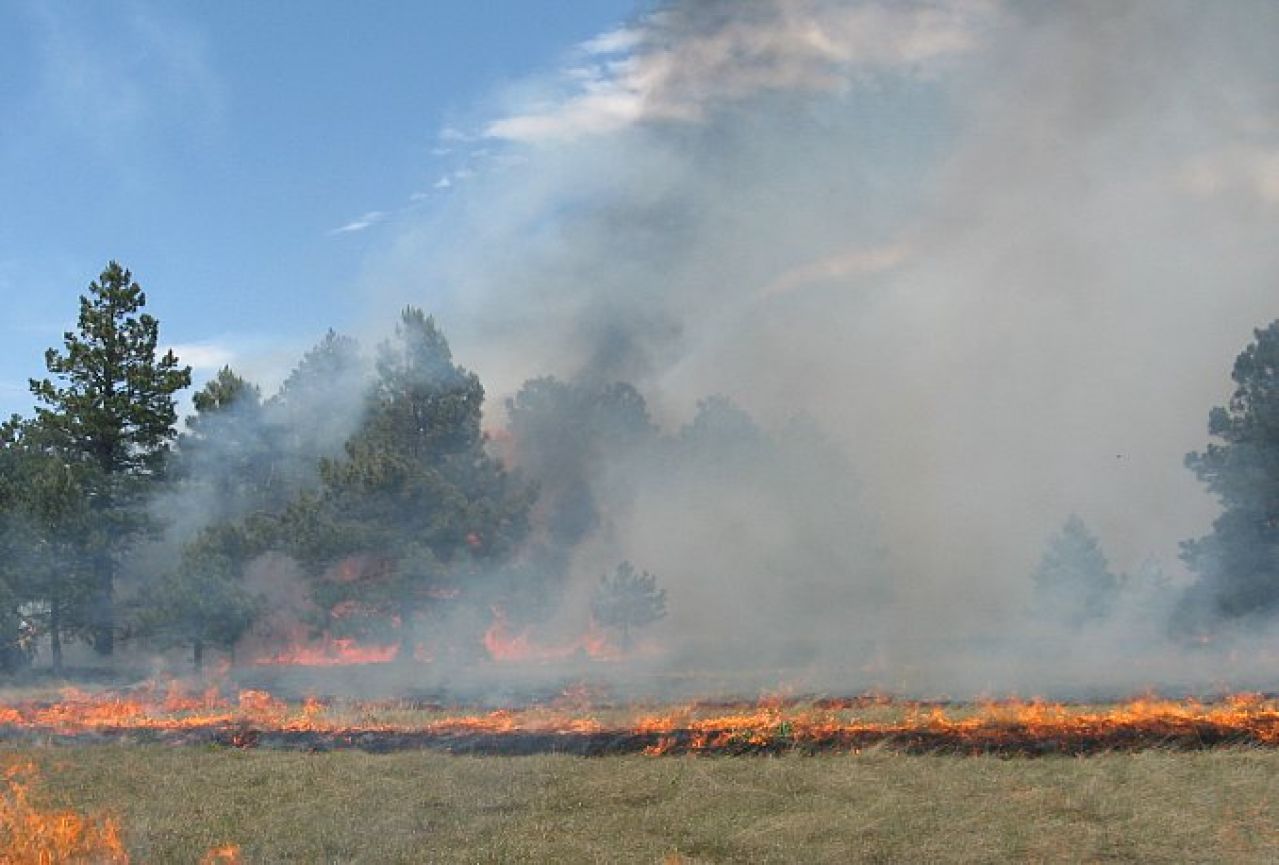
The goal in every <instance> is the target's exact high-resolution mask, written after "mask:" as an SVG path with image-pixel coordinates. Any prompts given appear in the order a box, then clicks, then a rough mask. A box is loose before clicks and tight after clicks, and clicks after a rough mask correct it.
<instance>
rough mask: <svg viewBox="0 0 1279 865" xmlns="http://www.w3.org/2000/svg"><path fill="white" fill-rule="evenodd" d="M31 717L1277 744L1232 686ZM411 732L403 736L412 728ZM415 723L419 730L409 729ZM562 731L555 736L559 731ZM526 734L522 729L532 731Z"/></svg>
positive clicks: (351, 731)
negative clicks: (1111, 693) (1184, 690)
mask: <svg viewBox="0 0 1279 865" xmlns="http://www.w3.org/2000/svg"><path fill="white" fill-rule="evenodd" d="M6 730H7V731H10V733H9V735H11V736H12V735H15V734H20V733H22V732H24V731H37V732H40V733H48V734H56V735H75V734H78V733H96V734H99V735H102V734H110V733H127V732H128V731H184V730H185V731H197V732H207V733H208V734H209V735H210V736H212V737H213V738H214V739H215V740H216V741H225V742H229V743H231V744H236V745H242V746H251V745H254V744H257V743H258V741H259V739H260V738H261V737H263V736H269V735H271V734H315V735H318V736H327V737H330V739H331V740H332V741H333V742H334V743H336V744H337V745H342V744H343V743H350V742H352V741H354V739H355V737H358V736H368V735H386V736H389V737H399V738H398V739H397V741H399V742H401V743H402V742H405V741H408V740H409V739H411V740H412V741H411V743H410V744H408V745H404V744H400V745H397V746H398V747H421V746H431V745H432V744H433V743H435V742H439V741H443V742H444V743H445V745H447V744H449V742H452V741H455V740H456V738H457V737H465V736H485V737H490V738H491V740H486V746H489V747H492V748H493V749H496V750H499V751H500V750H501V748H502V744H501V743H502V741H503V738H504V737H505V738H506V739H508V740H510V741H511V742H512V743H513V744H512V745H511V749H512V750H519V748H518V747H517V746H516V745H515V744H514V743H515V740H517V739H518V738H519V737H521V736H523V737H526V739H527V737H529V736H542V737H547V736H549V737H550V739H549V740H548V741H547V742H546V743H544V746H545V747H548V748H552V749H553V748H554V747H556V746H555V744H554V743H555V742H556V741H559V740H563V741H568V740H570V739H571V738H572V737H574V736H577V737H591V742H592V743H595V744H600V745H601V747H609V746H610V743H613V744H615V745H616V748H615V749H621V750H626V749H629V750H642V751H645V752H646V753H649V754H665V753H672V752H717V751H727V752H732V753H748V752H752V751H761V750H767V751H777V750H786V749H799V750H818V749H827V750H828V749H835V750H856V749H859V748H861V747H864V746H868V745H870V744H873V743H876V742H888V743H890V744H894V743H895V744H898V745H903V746H905V747H908V748H914V749H951V750H958V751H961V752H965V751H983V750H1008V749H1014V750H1016V749H1022V750H1025V751H1027V752H1029V753H1039V752H1042V751H1048V750H1054V749H1057V750H1067V751H1070V750H1076V751H1078V750H1090V749H1092V750H1097V749H1108V748H1131V747H1145V746H1149V745H1160V744H1181V745H1183V746H1191V747H1204V746H1208V745H1213V744H1219V743H1220V744H1228V743H1232V742H1246V743H1252V744H1258V745H1267V746H1279V701H1276V700H1275V699H1271V698H1266V697H1262V696H1260V695H1256V694H1237V695H1234V696H1231V697H1227V698H1224V699H1221V700H1217V701H1213V702H1200V701H1197V700H1167V699H1159V698H1156V697H1143V698H1139V699H1135V700H1130V701H1127V702H1124V703H1118V704H1114V705H1107V706H1085V705H1071V704H1063V703H1049V702H1044V701H1034V700H1032V701H1018V700H1004V701H991V702H987V703H980V704H946V705H942V704H929V703H920V702H910V701H893V700H889V699H886V698H884V697H882V696H881V695H869V696H865V697H857V698H847V699H817V700H793V699H792V700H788V699H779V698H769V699H765V700H761V701H758V702H754V703H690V704H687V705H683V706H675V707H666V708H658V709H656V710H655V709H654V708H653V707H646V706H642V705H641V706H626V705H621V706H618V705H612V704H609V703H600V704H592V703H590V702H587V701H585V700H583V699H581V697H580V695H577V696H575V697H574V698H572V699H563V700H559V701H552V702H549V703H539V704H531V705H526V706H520V707H512V708H503V709H496V710H493V709H488V710H479V711H477V710H474V709H467V708H465V707H462V708H458V709H453V710H449V709H444V708H441V707H436V706H428V707H422V706H414V705H411V704H404V703H396V702H384V703H374V702H353V701H324V700H320V699H315V698H310V699H307V700H305V701H302V702H300V703H299V702H289V701H285V700H281V699H279V698H277V697H275V696H273V695H271V694H269V693H267V692H265V691H256V690H244V691H239V692H238V693H236V694H235V696H234V698H231V697H226V696H223V695H221V694H220V693H219V692H218V691H217V690H216V689H209V690H206V691H204V692H202V693H199V694H197V695H188V694H187V693H186V692H185V691H183V690H182V689H181V688H180V687H178V686H172V685H171V686H168V687H160V686H150V687H147V688H141V689H138V690H136V691H134V692H130V693H128V694H123V693H111V692H107V693H101V694H86V693H83V692H79V691H68V692H65V693H64V694H63V697H62V699H60V700H58V701H56V702H39V701H30V702H21V703H11V704H7V705H0V738H3V736H4V735H5V731H6ZM406 737H408V738H406ZM413 737H416V738H413ZM557 737H558V738H557ZM526 745H527V742H526Z"/></svg>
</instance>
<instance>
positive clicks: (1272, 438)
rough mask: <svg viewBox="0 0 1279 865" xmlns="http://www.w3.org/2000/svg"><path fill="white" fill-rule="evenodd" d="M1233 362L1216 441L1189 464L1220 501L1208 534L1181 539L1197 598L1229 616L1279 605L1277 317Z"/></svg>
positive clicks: (1213, 422)
mask: <svg viewBox="0 0 1279 865" xmlns="http://www.w3.org/2000/svg"><path fill="white" fill-rule="evenodd" d="M1253 336H1254V341H1253V342H1252V343H1250V344H1249V345H1248V346H1247V347H1246V348H1245V349H1244V350H1243V351H1242V352H1241V353H1240V354H1239V356H1238V357H1237V358H1236V359H1235V363H1234V368H1233V370H1232V371H1231V378H1232V379H1233V380H1234V383H1235V390H1234V393H1233V394H1232V395H1231V397H1230V401H1229V402H1228V403H1227V404H1226V405H1225V406H1217V407H1215V408H1213V409H1212V410H1211V412H1209V414H1208V434H1209V435H1210V436H1212V437H1213V438H1215V439H1217V441H1215V442H1210V443H1209V444H1208V446H1207V447H1206V448H1205V449H1204V450H1203V451H1195V452H1192V453H1190V454H1187V455H1186V466H1187V467H1188V468H1189V469H1190V470H1191V471H1193V472H1194V473H1195V475H1196V476H1197V477H1198V478H1199V480H1200V481H1202V482H1203V483H1204V484H1205V485H1206V486H1207V488H1208V490H1209V492H1211V493H1212V494H1213V495H1214V496H1216V497H1217V499H1218V500H1219V501H1220V502H1221V506H1222V513H1221V515H1220V516H1219V517H1218V518H1217V519H1216V521H1215V522H1214V523H1213V526H1212V532H1211V533H1209V534H1208V535H1206V536H1204V537H1202V538H1197V539H1194V540H1190V541H1186V542H1184V543H1183V544H1182V559H1183V560H1184V561H1185V562H1186V564H1187V565H1188V566H1189V567H1190V569H1191V570H1192V571H1193V572H1194V573H1195V574H1196V576H1197V578H1198V584H1197V585H1196V586H1194V587H1193V589H1192V597H1194V598H1196V599H1199V600H1206V601H1207V602H1208V604H1209V605H1210V607H1211V611H1212V613H1213V614H1215V615H1217V616H1219V617H1224V618H1227V619H1230V618H1240V617H1244V616H1250V615H1269V614H1273V613H1274V612H1275V611H1276V610H1279V320H1277V321H1274V322H1271V324H1270V325H1269V326H1267V327H1265V328H1262V329H1258V330H1256V331H1254V332H1253Z"/></svg>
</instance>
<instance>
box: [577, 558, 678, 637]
mask: <svg viewBox="0 0 1279 865" xmlns="http://www.w3.org/2000/svg"><path fill="white" fill-rule="evenodd" d="M591 612H592V614H593V615H594V616H595V621H596V623H598V624H599V625H601V626H603V627H605V628H615V629H616V630H618V631H620V632H621V638H622V650H623V651H625V650H627V649H629V648H630V647H631V631H633V630H636V629H637V628H643V627H646V626H648V625H651V624H652V623H653V622H656V621H657V620H659V619H661V618H662V617H663V616H665V615H666V590H665V589H659V588H657V578H656V577H654V576H653V575H652V574H650V573H649V572H648V571H641V572H637V571H636V570H635V567H634V566H633V565H632V564H631V563H630V562H622V563H621V564H620V565H618V566H617V570H616V571H614V572H613V574H612V576H609V575H608V574H605V575H604V576H603V577H601V578H600V584H599V586H598V588H597V589H596V591H595V598H594V599H593V600H592V601H591Z"/></svg>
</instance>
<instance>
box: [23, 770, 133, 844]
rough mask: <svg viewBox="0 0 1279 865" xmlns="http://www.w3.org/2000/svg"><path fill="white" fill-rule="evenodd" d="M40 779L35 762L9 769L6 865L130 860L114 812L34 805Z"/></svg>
mask: <svg viewBox="0 0 1279 865" xmlns="http://www.w3.org/2000/svg"><path fill="white" fill-rule="evenodd" d="M38 781H39V772H38V770H37V769H36V767H35V765H34V764H31V763H20V764H14V765H11V766H9V767H8V768H7V769H5V770H4V791H3V793H2V794H0V862H4V863H6V865H10V863H11V865H52V863H55V862H92V863H113V865H115V863H121V865H123V863H128V861H129V854H128V853H126V852H125V850H124V844H123V843H122V842H121V840H120V824H119V823H118V822H116V820H115V819H113V818H111V817H91V816H84V815H82V814H77V813H75V812H74V811H43V810H41V809H39V808H37V807H36V806H35V805H33V804H31V800H30V798H29V794H30V791H31V788H32V787H33V786H34V785H35V784H36V783H37V782H38Z"/></svg>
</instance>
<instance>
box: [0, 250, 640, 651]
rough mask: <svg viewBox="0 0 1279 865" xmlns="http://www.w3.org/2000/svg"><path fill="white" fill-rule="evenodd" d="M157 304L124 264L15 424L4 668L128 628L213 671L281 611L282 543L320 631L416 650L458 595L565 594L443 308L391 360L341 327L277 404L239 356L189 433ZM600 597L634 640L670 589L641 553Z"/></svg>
mask: <svg viewBox="0 0 1279 865" xmlns="http://www.w3.org/2000/svg"><path fill="white" fill-rule="evenodd" d="M145 305H146V296H145V294H144V292H143V291H142V290H141V288H140V287H139V286H138V284H137V283H136V282H134V280H133V278H132V275H131V274H130V273H129V271H127V270H125V269H124V268H122V267H121V266H120V265H118V264H117V263H115V262H112V263H111V264H109V265H108V267H107V268H106V270H104V271H103V273H102V275H101V276H100V278H99V279H98V280H97V281H95V282H93V283H92V284H91V285H90V287H89V291H88V293H87V294H86V295H85V296H84V297H82V298H81V302H80V314H79V318H78V321H77V325H76V328H75V329H74V330H72V331H68V332H67V333H66V334H65V336H64V343H63V346H62V347H61V348H60V349H50V350H49V351H48V352H47V354H46V365H47V368H48V371H49V377H48V378H45V379H39V380H33V381H32V382H31V391H32V394H33V396H34V397H35V399H36V401H37V408H36V411H35V413H34V416H32V417H26V418H24V417H20V416H16V415H15V416H14V417H12V418H10V419H9V420H8V421H7V422H6V423H4V425H3V427H2V428H0V664H2V665H3V666H4V667H5V668H7V669H14V668H17V667H20V666H22V665H23V664H24V663H26V662H28V661H29V660H30V657H31V653H32V651H33V649H34V646H35V640H36V639H37V638H39V637H47V640H48V645H49V647H50V651H51V655H52V657H51V659H50V660H51V663H52V665H53V667H54V668H55V669H60V668H61V667H62V664H63V657H62V656H63V646H64V644H65V642H66V641H68V640H84V641H87V642H90V643H91V644H92V645H93V647H94V648H95V649H96V650H97V651H98V652H99V653H100V654H102V655H111V654H112V653H113V652H114V650H115V646H116V642H117V641H118V640H119V639H121V638H127V639H131V640H142V641H146V642H147V643H148V644H154V645H160V646H165V645H168V646H174V645H185V646H188V647H190V648H191V649H192V652H193V657H194V660H195V663H196V665H197V666H199V665H200V664H201V662H202V660H203V655H204V652H205V650H206V648H211V647H215V648H220V649H229V648H231V647H233V646H234V645H235V644H236V643H237V642H238V641H239V640H240V639H241V638H242V637H243V636H244V635H245V633H246V632H247V631H248V630H249V628H250V627H251V626H252V625H253V624H254V622H255V621H257V620H259V618H260V617H261V616H262V615H263V614H264V613H265V612H267V610H266V600H265V598H264V597H263V596H262V594H261V593H260V592H255V591H253V590H252V589H251V588H250V586H249V585H248V584H247V583H246V579H245V576H246V573H247V571H248V569H249V568H250V565H251V564H252V563H253V562H254V561H255V560H258V559H260V558H262V557H263V556H267V555H270V554H277V555H281V556H287V557H289V558H290V559H291V560H292V561H294V562H296V563H298V564H299V565H300V566H301V569H302V571H303V573H304V575H305V577H306V578H307V580H308V594H309V598H308V606H309V608H311V609H313V610H314V611H315V616H314V621H312V622H310V623H309V624H310V625H311V626H312V627H313V628H314V630H316V631H317V632H325V633H332V634H341V635H343V636H350V635H360V636H370V637H377V638H381V639H385V638H386V637H387V635H388V634H393V635H394V637H395V639H397V640H398V641H399V642H400V644H401V646H402V654H403V656H405V657H412V651H413V645H414V641H415V636H416V635H415V628H414V626H415V623H416V622H417V621H418V620H419V619H420V617H421V614H422V613H423V612H424V610H426V609H427V608H429V607H431V606H432V605H435V604H438V603H440V602H441V601H442V600H449V599H457V598H459V596H462V595H464V594H465V595H466V598H467V600H468V601H469V602H470V603H473V604H492V603H497V602H498V600H499V597H498V596H499V595H503V594H505V595H512V596H515V595H523V596H529V597H531V596H536V595H546V594H547V593H548V592H549V591H550V588H551V582H552V581H550V580H549V579H546V574H545V573H544V571H545V562H539V566H540V567H541V569H542V570H541V571H539V570H538V569H537V568H530V566H529V563H528V556H527V555H526V556H524V557H523V558H520V557H517V556H516V553H517V551H520V550H521V549H524V548H526V547H527V545H528V541H529V540H530V513H531V511H532V508H533V505H534V502H535V501H536V498H537V485H536V484H535V483H533V482H531V481H530V480H528V479H525V478H521V477H517V476H516V475H514V474H512V473H511V472H510V471H508V470H507V468H506V467H505V466H504V465H503V464H502V462H501V461H500V460H499V459H497V458H495V457H494V456H493V455H491V454H490V452H489V449H488V442H487V441H486V438H485V435H484V434H483V432H482V431H481V427H480V420H481V409H482V405H483V401H484V390H483V387H482V385H481V384H480V381H479V379H478V377H477V376H476V375H475V374H473V373H471V372H469V371H467V370H466V369H464V368H463V367H461V366H459V365H457V364H455V363H454V361H453V358H452V354H451V351H450V348H449V345H448V342H447V340H446V339H445V337H444V335H443V334H442V333H441V332H440V331H439V329H438V328H437V326H436V324H435V322H434V321H433V319H431V318H430V317H428V316H426V315H425V314H424V313H423V312H421V311H420V310H417V309H413V308H409V309H406V310H405V311H404V313H403V314H402V316H401V318H400V320H399V322H398V325H397V327H396V330H395V335H394V336H393V337H392V338H391V339H389V340H387V341H386V342H384V343H383V344H381V345H380V346H379V347H378V350H377V353H376V358H375V362H374V363H373V365H372V369H370V368H369V364H368V362H367V361H366V359H365V358H364V357H363V356H362V354H361V351H360V349H359V346H358V345H357V344H356V342H355V341H354V340H352V339H350V338H348V337H344V336H341V335H338V334H336V333H333V332H329V333H328V334H327V335H326V336H325V337H324V338H323V339H322V341H321V342H320V343H319V344H318V345H317V346H315V347H314V348H313V349H312V350H311V351H310V352H308V353H307V354H306V355H305V356H304V357H303V358H302V360H301V361H300V363H299V364H298V365H297V367H296V368H295V369H294V370H293V371H292V373H291V374H290V375H289V376H288V377H287V378H286V379H285V381H284V382H283V384H282V386H281V387H280V389H279V391H278V392H277V393H275V394H274V395H272V396H270V397H269V398H263V396H262V393H261V391H260V389H259V388H258V387H257V386H256V385H254V384H253V383H251V382H249V381H247V380H245V379H244V378H242V377H240V376H239V375H237V374H236V373H235V372H234V371H232V370H231V369H230V368H224V369H222V370H221V371H220V372H219V373H218V374H217V375H216V376H215V377H214V378H213V379H212V380H211V381H209V382H208V383H207V384H206V385H205V386H204V387H203V388H202V389H201V390H200V391H199V392H198V393H196V394H195V395H194V398H193V405H194V408H195V413H194V414H193V415H192V416H191V417H189V418H187V419H186V421H185V424H184V425H181V426H180V425H179V418H178V414H177V405H178V397H179V395H180V392H181V391H182V390H183V389H184V388H187V387H188V386H189V385H190V383H191V370H190V368H189V367H187V366H184V365H182V364H181V361H180V359H179V358H177V357H175V356H174V354H173V352H171V351H170V352H166V353H163V354H161V353H160V352H159V349H158V346H159V335H158V331H159V325H158V322H157V321H156V320H155V318H154V317H152V316H151V315H149V314H147V313H146V312H145V311H144V307H145ZM538 386H539V387H541V386H542V385H541V384H539V385H538ZM640 411H641V412H643V408H642V401H641V406H640ZM530 414H531V415H536V414H537V412H536V411H532V412H531V413H530V412H526V413H525V415H526V416H529V415H530ZM556 534H557V537H558V536H561V535H562V534H563V533H562V531H560V530H557V532H556ZM122 578H123V580H124V582H125V583H126V584H127V585H126V586H125V591H122V589H121V585H120V584H121V581H122ZM521 580H522V581H523V583H524V584H522V585H518V586H515V585H513V583H516V582H519V581H521ZM480 584H483V589H484V591H482V592H481V591H474V587H475V586H479V585H480ZM525 600H526V598H525ZM595 604H596V606H597V615H598V616H599V617H600V618H601V621H604V622H607V623H609V624H611V625H613V626H615V627H616V628H617V629H618V630H619V631H620V632H621V634H623V635H624V636H629V633H630V630H631V629H632V628H635V627H642V626H643V625H644V624H646V623H649V622H651V621H653V620H655V619H656V618H658V617H660V616H661V615H662V614H663V613H664V604H665V593H664V591H662V590H661V589H659V588H658V587H657V586H656V582H655V579H654V578H653V577H652V576H651V575H649V574H647V573H645V572H637V571H635V569H634V568H633V567H632V566H631V565H630V564H629V563H626V562H624V563H622V564H621V565H619V566H618V567H617V568H616V569H615V570H614V571H613V572H611V573H609V574H607V575H606V576H605V578H603V579H602V580H601V582H600V586H599V589H598V591H597V598H596V599H595ZM525 605H526V606H527V603H526V604H525ZM545 605H546V604H545V603H544V604H543V606H545Z"/></svg>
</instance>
